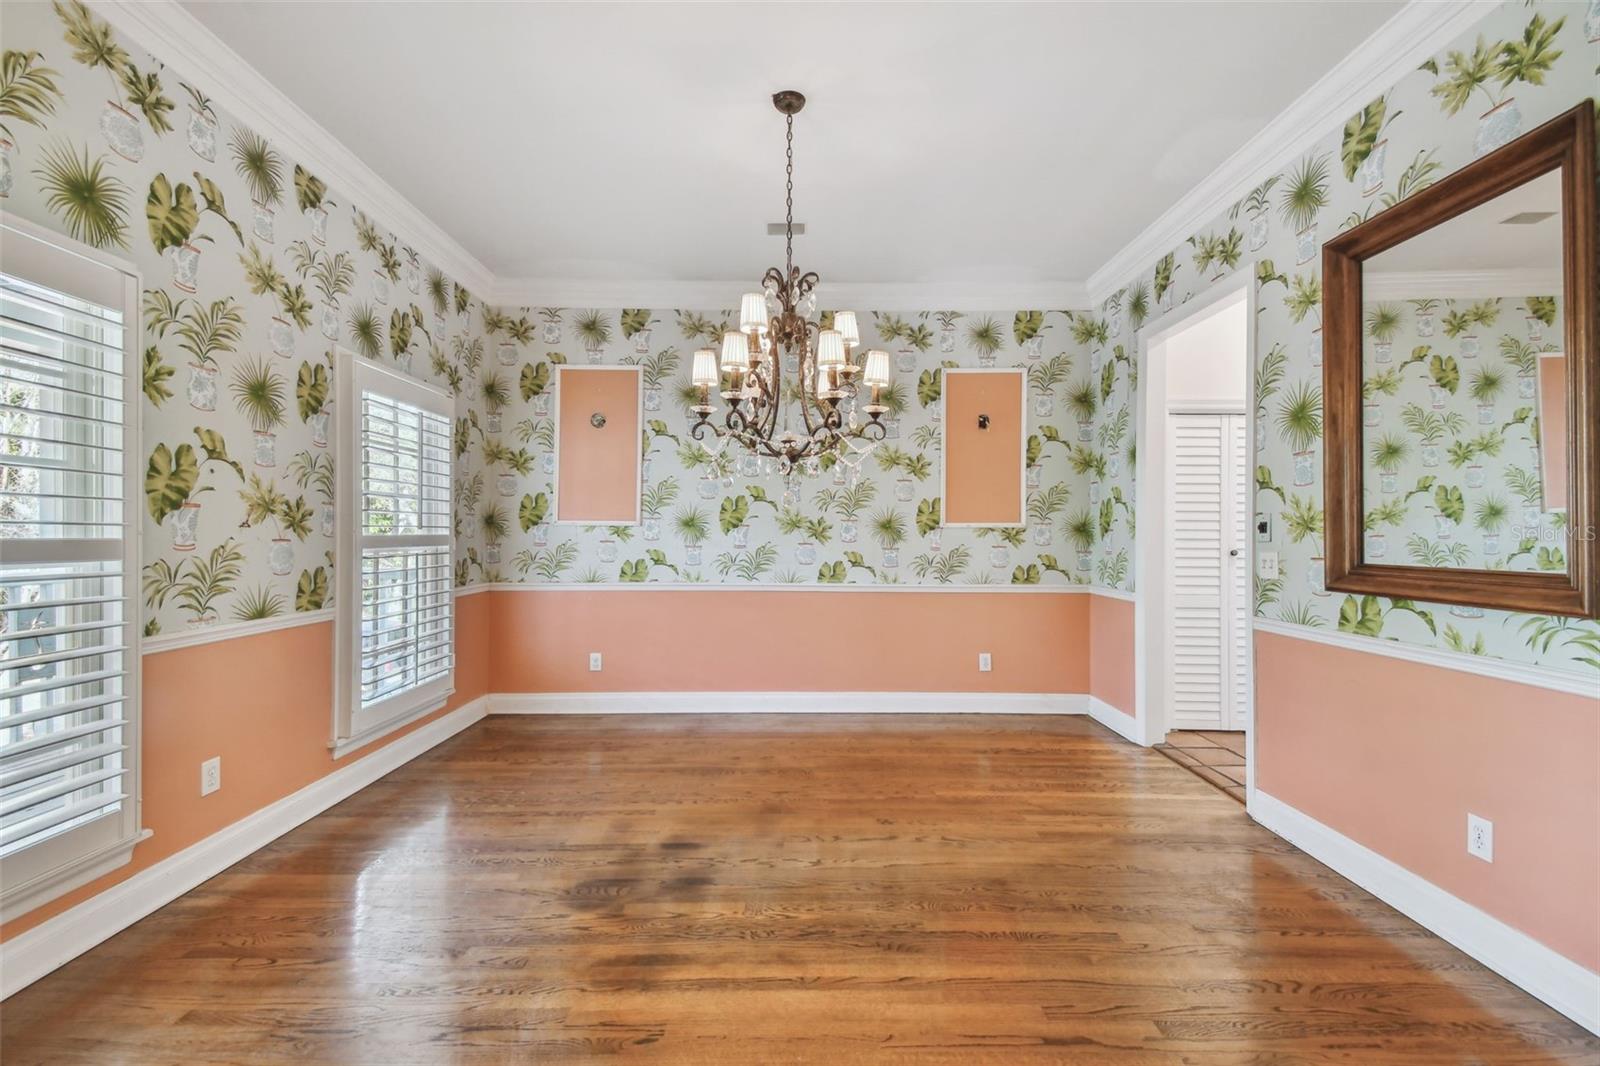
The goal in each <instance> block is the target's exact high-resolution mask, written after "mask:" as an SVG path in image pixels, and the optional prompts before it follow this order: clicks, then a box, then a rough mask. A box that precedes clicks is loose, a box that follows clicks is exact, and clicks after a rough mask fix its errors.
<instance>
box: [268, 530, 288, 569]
mask: <svg viewBox="0 0 1600 1066" xmlns="http://www.w3.org/2000/svg"><path fill="white" fill-rule="evenodd" d="M267 565H268V566H269V567H271V569H272V572H273V573H274V574H276V575H278V576H279V577H282V576H283V575H285V574H287V573H288V572H289V571H291V570H293V569H294V544H293V543H292V542H291V541H290V540H289V538H288V537H276V538H274V539H273V541H272V547H270V548H268V549H267Z"/></svg>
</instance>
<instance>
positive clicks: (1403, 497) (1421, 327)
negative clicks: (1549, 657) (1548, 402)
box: [1362, 296, 1566, 618]
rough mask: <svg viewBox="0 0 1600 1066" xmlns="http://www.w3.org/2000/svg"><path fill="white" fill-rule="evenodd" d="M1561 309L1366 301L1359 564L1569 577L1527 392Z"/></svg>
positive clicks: (1475, 614)
mask: <svg viewBox="0 0 1600 1066" xmlns="http://www.w3.org/2000/svg"><path fill="white" fill-rule="evenodd" d="M1560 308H1561V300H1560V298H1559V297H1555V296H1526V297H1521V296H1519V297H1511V296H1502V297H1485V298H1478V299H1450V298H1444V299H1436V298H1431V297H1429V298H1421V299H1412V300H1388V301H1381V302H1377V303H1371V304H1368V305H1367V307H1366V308H1365V323H1366V334H1367V335H1366V338H1365V343H1364V345H1363V363H1364V372H1363V375H1362V377H1363V381H1364V391H1365V397H1364V401H1363V404H1362V427H1363V428H1362V446H1363V452H1364V455H1365V465H1366V476H1365V479H1364V480H1365V484H1366V486H1367V491H1366V505H1365V515H1366V532H1365V538H1366V540H1365V543H1366V556H1367V558H1368V559H1372V560H1374V561H1378V560H1382V561H1387V562H1392V563H1409V564H1415V565H1418V566H1448V567H1470V568H1472V569H1474V570H1480V569H1489V568H1504V569H1508V570H1546V571H1560V572H1564V571H1565V570H1566V555H1565V552H1564V546H1565V542H1566V533H1565V530H1566V512H1565V510H1562V509H1561V508H1564V507H1565V505H1566V504H1565V501H1564V500H1562V501H1559V502H1558V501H1546V500H1545V493H1544V483H1543V480H1542V475H1541V472H1540V458H1539V451H1540V439H1539V415H1538V403H1539V401H1538V399H1537V396H1536V389H1537V386H1538V360H1539V353H1540V352H1541V351H1560V350H1561V347H1562V345H1561V344H1560V341H1561V339H1562V338H1563V336H1564V334H1563V328H1564V323H1563V322H1562V321H1561V317H1560V315H1561V312H1560ZM1452 352H1453V353H1454V354H1451V353H1452ZM1547 502H1550V503H1553V504H1554V505H1555V507H1556V508H1558V509H1557V510H1549V509H1547V508H1546V506H1545V505H1546V503H1547ZM1450 613H1451V614H1452V615H1455V616H1457V617H1460V618H1479V617H1482V612H1480V611H1478V610H1476V609H1475V608H1470V607H1451V608H1450Z"/></svg>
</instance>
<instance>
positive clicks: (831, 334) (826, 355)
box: [817, 329, 844, 366]
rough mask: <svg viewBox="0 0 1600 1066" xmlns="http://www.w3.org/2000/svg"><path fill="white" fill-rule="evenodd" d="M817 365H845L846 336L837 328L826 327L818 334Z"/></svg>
mask: <svg viewBox="0 0 1600 1066" xmlns="http://www.w3.org/2000/svg"><path fill="white" fill-rule="evenodd" d="M817 365H818V366H843V365H844V337H842V336H841V335H840V334H839V331H838V330H836V329H825V330H823V331H822V332H821V333H819V334H818V335H817Z"/></svg>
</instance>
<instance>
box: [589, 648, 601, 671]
mask: <svg viewBox="0 0 1600 1066" xmlns="http://www.w3.org/2000/svg"><path fill="white" fill-rule="evenodd" d="M589 672H590V673H594V674H598V673H599V672H600V653H599V652H597V651H592V652H590V653H589Z"/></svg>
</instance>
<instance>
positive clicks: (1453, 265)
mask: <svg viewBox="0 0 1600 1066" xmlns="http://www.w3.org/2000/svg"><path fill="white" fill-rule="evenodd" d="M1524 211H1538V212H1541V213H1542V212H1546V211H1551V212H1554V214H1552V215H1551V216H1550V217H1549V218H1547V219H1544V220H1543V221H1540V222H1535V223H1532V224H1530V225H1506V219H1508V218H1510V217H1512V216H1513V215H1517V214H1521V213H1522V212H1524ZM1561 256H1562V249H1561V172H1560V171H1558V170H1554V171H1551V172H1550V173H1548V174H1544V175H1542V176H1540V177H1537V178H1534V179H1533V180H1532V181H1530V182H1527V183H1526V184H1523V185H1519V186H1517V187H1516V188H1515V189H1512V190H1511V191H1510V192H1508V193H1504V194H1502V195H1500V196H1496V197H1495V198H1494V199H1493V200H1490V201H1489V202H1488V203H1486V204H1482V205H1480V206H1478V207H1474V208H1473V209H1472V210H1470V211H1465V212H1463V213H1461V214H1459V215H1457V216H1456V217H1455V218H1452V219H1449V220H1448V221H1446V222H1443V223H1441V224H1440V225H1438V226H1435V227H1434V228H1433V229H1431V230H1429V231H1428V232H1426V233H1424V234H1422V235H1420V236H1417V237H1413V238H1411V239H1410V240H1409V241H1406V242H1405V243H1403V244H1398V245H1396V246H1395V247H1393V248H1390V249H1389V250H1388V251H1386V252H1380V253H1379V254H1378V255H1375V256H1373V257H1372V258H1371V259H1369V260H1367V262H1366V263H1365V264H1363V267H1362V272H1363V274H1367V273H1371V274H1395V273H1413V272H1435V271H1452V272H1461V271H1506V270H1522V271H1545V272H1549V273H1554V274H1556V275H1558V276H1559V275H1560V273H1561Z"/></svg>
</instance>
